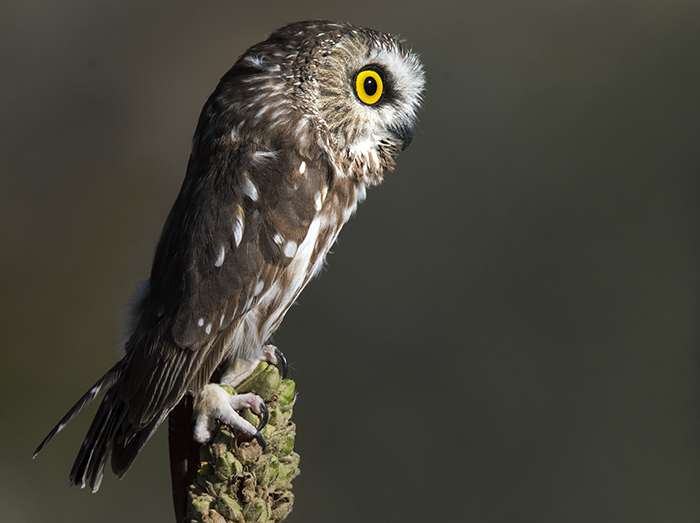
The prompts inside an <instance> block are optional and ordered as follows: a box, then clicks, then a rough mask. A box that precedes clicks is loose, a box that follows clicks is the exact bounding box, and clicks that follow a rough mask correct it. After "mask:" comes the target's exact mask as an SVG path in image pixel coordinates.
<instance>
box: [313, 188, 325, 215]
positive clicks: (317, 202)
mask: <svg viewBox="0 0 700 523" xmlns="http://www.w3.org/2000/svg"><path fill="white" fill-rule="evenodd" d="M314 203H315V207H316V210H317V211H320V210H321V207H323V196H321V191H319V192H317V193H316V196H314Z"/></svg>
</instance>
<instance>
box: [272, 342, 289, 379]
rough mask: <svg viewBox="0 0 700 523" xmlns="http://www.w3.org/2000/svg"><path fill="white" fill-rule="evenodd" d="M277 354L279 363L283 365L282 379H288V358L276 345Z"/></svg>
mask: <svg viewBox="0 0 700 523" xmlns="http://www.w3.org/2000/svg"><path fill="white" fill-rule="evenodd" d="M275 356H276V357H277V360H278V362H277V363H279V364H281V365H282V379H283V380H286V379H287V375H288V374H289V364H288V363H287V358H285V357H284V353H283V352H282V351H281V350H279V349H278V348H277V347H275Z"/></svg>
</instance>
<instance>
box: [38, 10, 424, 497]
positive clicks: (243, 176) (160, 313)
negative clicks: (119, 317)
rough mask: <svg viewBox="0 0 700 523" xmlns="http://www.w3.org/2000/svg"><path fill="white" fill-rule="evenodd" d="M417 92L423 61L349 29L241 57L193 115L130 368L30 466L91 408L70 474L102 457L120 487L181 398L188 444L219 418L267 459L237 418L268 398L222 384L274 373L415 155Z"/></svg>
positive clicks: (133, 336)
mask: <svg viewBox="0 0 700 523" xmlns="http://www.w3.org/2000/svg"><path fill="white" fill-rule="evenodd" d="M423 85H424V74H423V68H422V65H421V63H420V61H419V59H418V57H417V56H416V55H415V54H413V53H412V52H411V51H410V50H409V49H408V48H406V47H405V46H404V45H403V44H402V43H401V42H400V41H399V40H397V39H396V38H395V37H393V36H391V35H387V34H383V33H380V32H377V31H373V30H371V29H364V28H360V27H355V26H353V25H350V24H344V23H334V22H327V21H307V22H298V23H293V24H290V25H287V26H285V27H283V28H281V29H279V30H277V31H276V32H274V33H272V34H271V35H270V36H269V37H268V38H267V40H265V41H263V42H261V43H259V44H257V45H254V46H253V47H251V48H250V49H248V51H246V52H245V53H244V54H243V55H242V56H241V57H240V58H239V59H238V61H237V62H236V63H235V64H234V66H233V67H232V68H231V70H229V71H228V72H227V73H226V74H225V75H224V76H223V78H222V79H221V81H220V83H219V84H218V86H217V88H216V90H215V91H214V93H213V94H212V95H211V96H210V97H209V99H208V100H207V102H206V104H205V105H204V108H203V110H202V113H201V115H200V117H199V122H198V124H197V128H196V132H195V134H194V137H193V140H192V151H191V155H190V158H189V163H188V165H187V172H186V176H185V179H184V182H183V184H182V188H181V190H180V193H179V195H178V197H177V199H176V201H175V203H174V205H173V208H172V210H171V212H170V214H169V216H168V218H167V220H166V223H165V226H164V228H163V232H162V235H161V238H160V240H159V242H158V246H157V248H156V253H155V258H154V262H153V266H152V270H151V273H150V278H149V280H148V282H146V284H145V285H144V287H143V289H142V291H141V292H140V294H139V296H138V298H137V299H136V300H135V301H134V305H133V307H132V311H131V315H130V325H129V332H128V336H127V337H126V341H125V346H124V349H125V356H124V358H123V359H122V360H120V361H119V362H117V363H116V364H115V365H114V366H113V367H112V368H111V369H110V370H109V371H108V372H107V373H106V374H105V375H104V376H102V378H100V379H99V380H98V381H97V383H95V385H94V386H93V387H92V388H91V389H90V390H89V391H88V392H87V393H86V394H85V395H84V396H83V397H82V398H80V400H79V401H78V403H77V404H76V405H75V406H74V407H73V408H72V409H71V410H70V411H69V412H68V414H66V416H64V418H63V419H62V420H61V421H60V422H59V423H58V424H57V425H56V427H55V428H54V429H53V430H52V431H51V432H50V433H49V435H48V436H47V437H46V439H45V440H44V441H43V442H42V443H41V445H40V446H39V448H38V449H37V451H36V453H38V452H39V451H40V450H41V449H42V447H43V446H44V445H45V444H46V443H47V442H48V441H49V440H50V439H51V438H52V437H53V436H54V435H55V434H56V433H58V432H59V431H60V430H61V429H62V428H63V427H64V426H65V425H66V424H67V423H68V422H69V421H70V420H71V419H73V418H74V417H75V416H76V415H77V414H78V413H80V412H81V411H82V410H83V409H84V408H86V407H87V406H88V405H90V404H91V403H92V402H93V401H94V400H95V399H96V398H97V397H98V396H100V395H101V394H104V397H103V399H102V403H101V404H100V406H99V408H98V410H97V413H96V414H95V418H94V420H93V422H92V425H91V426H90V429H89V431H88V433H87V436H86V438H85V440H84V441H83V444H82V447H81V449H80V452H79V454H78V456H77V458H76V461H75V464H74V465H73V469H72V470H71V473H70V484H71V485H80V486H81V487H85V486H86V485H87V486H89V487H90V488H91V489H92V491H93V492H95V491H97V490H98V489H99V487H100V482H101V481H102V477H103V474H104V468H105V465H106V462H107V460H108V459H110V456H111V467H112V471H113V472H114V474H115V475H116V476H117V477H119V478H121V477H122V476H123V475H124V474H125V473H126V472H127V470H128V469H129V467H130V466H131V465H132V463H133V462H134V460H135V458H136V456H137V455H138V453H139V452H140V450H141V449H142V448H143V446H144V445H145V443H146V442H147V441H148V439H149V438H150V437H151V436H152V435H153V433H154V432H155V431H156V429H158V427H159V426H160V425H161V424H162V423H163V421H164V420H165V419H166V417H167V416H168V413H169V412H170V411H171V410H172V409H173V408H174V407H175V406H176V405H177V404H178V403H179V402H180V401H181V400H182V398H183V397H184V396H185V395H187V394H189V395H192V396H193V399H194V401H193V403H194V434H193V438H194V439H195V440H196V441H198V442H204V441H206V440H208V439H209V438H210V437H211V432H210V430H211V427H212V425H213V423H215V422H216V420H218V421H219V422H222V423H225V424H227V425H231V426H232V427H233V428H234V429H235V430H237V431H238V432H239V433H240V434H241V435H242V436H243V437H248V438H251V439H252V438H255V439H257V440H258V442H259V443H260V444H261V445H264V439H263V437H262V436H261V434H260V432H259V427H255V426H253V425H251V424H250V423H249V422H248V421H246V420H244V419H243V418H242V417H241V416H240V415H239V414H238V412H237V411H238V410H240V409H242V408H244V407H248V408H250V409H252V410H253V411H254V412H256V413H259V414H263V419H264V413H265V411H266V408H265V404H264V402H263V401H262V399H261V398H259V397H258V396H255V395H253V394H242V395H233V396H230V395H229V394H228V393H227V392H226V391H225V390H224V388H222V385H231V386H234V387H235V386H236V385H237V384H238V383H240V382H241V381H242V380H243V379H245V378H246V377H247V376H249V375H250V373H251V372H252V370H253V369H254V368H255V367H256V365H257V364H258V363H259V362H261V361H269V362H272V363H277V361H278V359H279V358H280V357H281V352H280V351H278V350H277V349H276V348H275V347H273V346H271V345H266V341H267V340H268V338H269V337H270V336H271V334H272V333H273V332H274V331H275V329H277V327H278V326H279V325H280V323H281V322H282V319H283V318H284V315H285V314H286V312H287V310H288V309H289V307H290V306H291V305H292V304H293V303H294V301H295V300H296V299H297V296H299V293H300V292H301V291H302V290H303V289H304V287H305V286H306V284H307V283H308V282H309V280H310V279H311V278H313V277H314V276H315V275H316V274H318V272H319V270H320V269H321V267H322V266H323V264H324V259H325V257H326V254H327V253H328V250H329V248H330V247H331V245H332V244H333V243H334V242H335V240H336V238H337V236H338V233H339V232H340V229H341V228H342V227H343V225H344V224H345V223H346V222H347V221H348V219H349V218H350V216H351V215H352V214H353V213H354V212H355V209H356V207H357V204H358V203H359V202H361V201H362V200H364V198H365V194H366V190H367V188H368V187H370V186H372V185H376V184H378V183H380V182H381V181H382V179H383V177H384V173H385V172H386V171H390V170H392V169H393V168H394V164H395V163H394V162H395V158H396V156H397V154H398V153H399V152H400V151H401V150H403V149H405V148H406V147H407V146H408V144H409V143H410V142H411V139H412V137H413V132H414V127H415V123H416V112H417V110H418V108H419V105H420V101H421V93H422V90H423ZM213 376H215V377H216V378H217V379H216V380H212V377H213ZM214 381H216V382H214ZM36 453H35V456H36Z"/></svg>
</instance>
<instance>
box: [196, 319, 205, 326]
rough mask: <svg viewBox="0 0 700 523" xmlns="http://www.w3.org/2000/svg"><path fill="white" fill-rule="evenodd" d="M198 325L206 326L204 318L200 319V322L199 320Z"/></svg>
mask: <svg viewBox="0 0 700 523" xmlns="http://www.w3.org/2000/svg"><path fill="white" fill-rule="evenodd" d="M197 325H199V326H200V327H201V326H202V325H204V318H199V320H197Z"/></svg>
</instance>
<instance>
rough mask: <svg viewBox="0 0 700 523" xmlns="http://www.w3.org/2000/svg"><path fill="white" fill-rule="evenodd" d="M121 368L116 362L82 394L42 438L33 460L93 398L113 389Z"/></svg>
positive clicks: (121, 364)
mask: <svg viewBox="0 0 700 523" xmlns="http://www.w3.org/2000/svg"><path fill="white" fill-rule="evenodd" d="M122 366H123V360H122V361H120V362H117V364H116V365H115V366H114V367H112V368H111V369H109V371H107V373H106V374H105V375H104V376H102V377H101V378H100V379H99V380H97V383H95V384H94V385H93V386H92V388H91V389H90V390H89V391H87V392H86V393H85V394H83V397H82V398H80V399H79V400H78V402H77V403H76V404H75V405H73V408H71V409H70V410H69V411H68V414H66V415H65V416H63V418H61V421H59V422H58V423H57V424H56V426H55V427H54V428H53V429H52V430H51V432H49V433H48V435H47V436H46V437H45V438H44V441H42V442H41V443H40V444H39V446H38V447H37V448H36V450H35V451H34V455H33V456H32V457H33V458H36V457H37V454H39V452H41V449H43V448H44V446H45V445H46V444H47V443H48V442H49V441H51V439H52V438H53V437H54V436H55V435H56V434H58V433H59V432H61V431H62V430H63V428H64V427H65V426H66V425H68V423H70V422H71V420H72V419H73V418H75V417H76V416H77V415H78V414H80V413H81V412H82V411H83V410H84V409H86V408H87V407H89V406H90V405H91V404H92V402H93V401H95V398H97V396H99V395H100V394H101V393H102V392H104V391H108V390H110V389H111V388H112V387H114V384H115V383H116V382H117V381H118V380H119V377H120V376H121V371H122Z"/></svg>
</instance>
